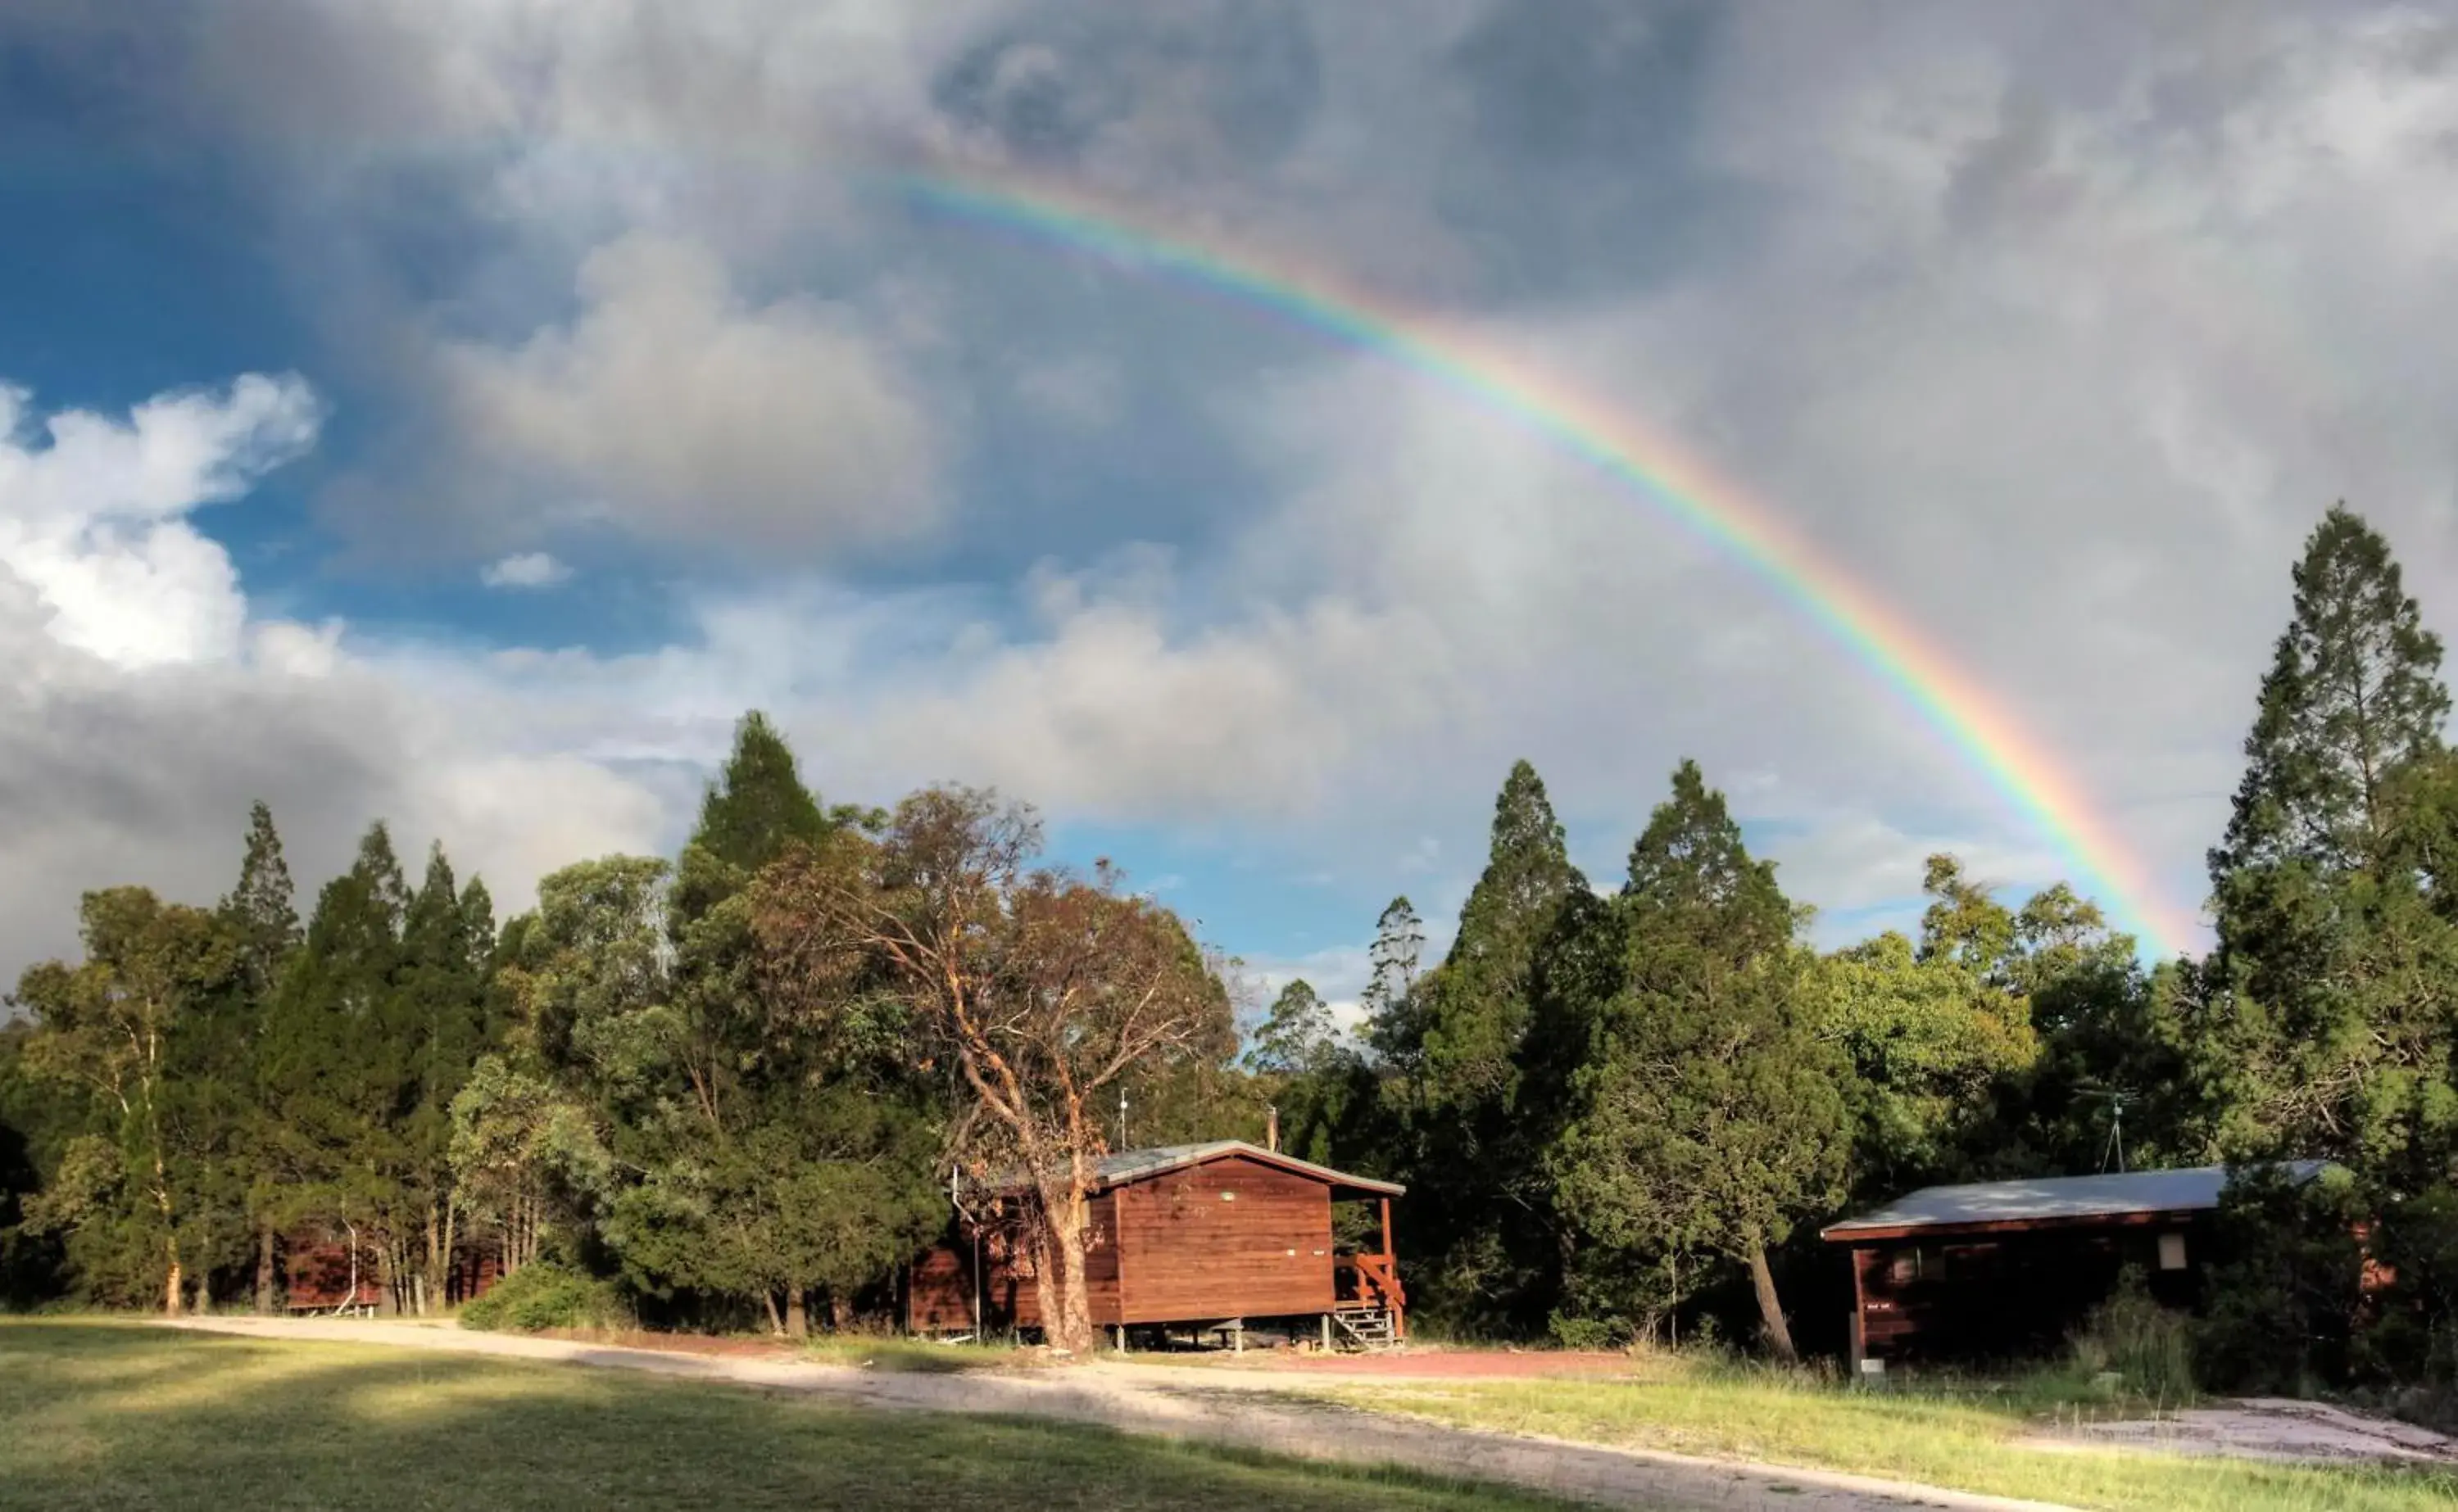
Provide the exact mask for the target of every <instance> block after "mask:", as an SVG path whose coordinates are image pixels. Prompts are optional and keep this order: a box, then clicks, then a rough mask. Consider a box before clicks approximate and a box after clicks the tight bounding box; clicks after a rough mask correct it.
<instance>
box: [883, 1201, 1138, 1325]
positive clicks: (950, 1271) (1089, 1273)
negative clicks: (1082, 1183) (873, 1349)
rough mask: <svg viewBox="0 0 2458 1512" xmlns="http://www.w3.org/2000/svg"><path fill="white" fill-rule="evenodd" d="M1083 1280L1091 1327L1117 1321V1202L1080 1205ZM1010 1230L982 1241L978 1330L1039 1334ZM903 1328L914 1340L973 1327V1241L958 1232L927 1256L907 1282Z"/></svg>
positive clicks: (1036, 1296) (1033, 1295)
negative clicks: (1083, 1212)
mask: <svg viewBox="0 0 2458 1512" xmlns="http://www.w3.org/2000/svg"><path fill="white" fill-rule="evenodd" d="M1085 1208H1086V1220H1085V1228H1084V1280H1085V1285H1086V1287H1087V1289H1088V1290H1089V1291H1090V1293H1091V1303H1092V1313H1093V1321H1094V1323H1096V1324H1098V1325H1101V1326H1103V1327H1107V1326H1109V1325H1112V1324H1114V1323H1115V1322H1117V1321H1118V1243H1117V1238H1116V1230H1117V1225H1116V1221H1115V1214H1116V1212H1117V1197H1116V1193H1114V1192H1108V1191H1103V1192H1096V1193H1094V1195H1093V1196H1091V1197H1089V1198H1087V1199H1086V1200H1085ZM1013 1233H1014V1231H1013V1230H1012V1229H1006V1230H992V1231H991V1232H988V1233H985V1234H984V1235H983V1237H982V1247H981V1256H982V1272H983V1276H982V1311H983V1314H984V1317H983V1326H984V1327H985V1328H992V1329H1006V1328H1039V1327H1040V1326H1041V1295H1040V1292H1039V1289H1038V1288H1037V1287H1036V1286H1035V1285H1034V1283H1033V1268H1032V1257H1031V1255H1030V1254H1025V1253H1015V1247H1014V1245H1013V1243H1012V1238H1013ZM905 1323H906V1327H907V1328H910V1329H912V1330H914V1331H915V1332H917V1333H948V1332H951V1331H954V1330H958V1329H969V1328H970V1327H972V1326H973V1241H972V1237H971V1235H970V1234H969V1233H966V1232H958V1233H956V1234H955V1235H953V1236H952V1237H950V1238H948V1239H945V1240H942V1241H941V1242H939V1243H937V1244H934V1245H932V1246H931V1247H930V1248H929V1249H927V1250H926V1251H924V1252H923V1253H922V1255H921V1257H920V1258H918V1259H916V1260H915V1261H914V1262H913V1269H912V1272H911V1274H910V1275H909V1277H908V1278H907V1280H906V1294H905Z"/></svg>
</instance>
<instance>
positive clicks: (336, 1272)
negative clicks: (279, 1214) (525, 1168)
mask: <svg viewBox="0 0 2458 1512" xmlns="http://www.w3.org/2000/svg"><path fill="white" fill-rule="evenodd" d="M351 1248H352V1241H351V1237H350V1236H349V1235H348V1234H347V1233H346V1232H345V1233H342V1234H335V1233H330V1232H318V1231H313V1230H310V1231H306V1232H298V1233H292V1234H289V1235H286V1236H285V1237H284V1238H283V1240H282V1242H281V1275H282V1293H283V1295H284V1296H285V1297H286V1298H287V1302H286V1304H285V1305H286V1306H287V1308H288V1310H289V1311H291V1312H294V1313H365V1314H375V1313H380V1312H383V1311H385V1308H387V1307H388V1306H389V1305H390V1303H391V1298H390V1297H389V1296H387V1295H385V1288H384V1284H383V1280H382V1276H383V1261H382V1260H381V1258H380V1257H379V1256H378V1255H377V1253H376V1252H375V1249H374V1247H373V1246H371V1245H368V1244H367V1243H365V1241H363V1240H362V1241H360V1242H359V1243H358V1245H357V1249H358V1253H357V1254H356V1255H355V1256H353V1255H352V1253H351ZM354 1259H355V1262H356V1263H355V1264H354V1263H353V1260H354ZM502 1275H503V1256H502V1254H501V1253H500V1252H499V1250H498V1249H497V1247H495V1246H493V1245H482V1244H479V1243H477V1242H475V1241H469V1240H465V1241H464V1242H462V1243H459V1244H456V1245H454V1246H453V1247H452V1257H451V1261H450V1264H449V1266H448V1268H447V1270H446V1272H445V1275H444V1297H443V1304H444V1305H445V1306H447V1307H458V1306H460V1305H461V1304H462V1303H464V1302H469V1301H473V1300H475V1299H476V1298H478V1297H480V1296H483V1295H486V1293H487V1291H488V1289H489V1288H490V1287H492V1286H493V1285H494V1284H495V1282H496V1281H498V1280H499V1279H501V1278H502Z"/></svg>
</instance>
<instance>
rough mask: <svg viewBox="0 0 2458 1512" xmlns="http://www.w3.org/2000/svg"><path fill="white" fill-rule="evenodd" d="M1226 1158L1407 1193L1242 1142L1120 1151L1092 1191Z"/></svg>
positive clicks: (1011, 1179)
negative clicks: (1247, 1160) (1246, 1159)
mask: <svg viewBox="0 0 2458 1512" xmlns="http://www.w3.org/2000/svg"><path fill="white" fill-rule="evenodd" d="M1226 1155H1243V1156H1245V1157H1246V1158H1248V1159H1250V1160H1260V1161H1261V1162H1263V1163H1264V1164H1265V1165H1268V1166H1278V1167H1280V1168H1281V1170H1293V1171H1296V1172H1297V1173H1298V1174H1299V1175H1302V1176H1312V1177H1313V1178H1315V1179H1316V1180H1317V1181H1320V1182H1323V1183H1324V1184H1325V1185H1328V1186H1333V1187H1353V1188H1356V1189H1357V1190H1358V1191H1376V1192H1381V1193H1383V1194H1384V1195H1385V1196H1389V1197H1397V1196H1400V1195H1402V1194H1404V1193H1406V1191H1407V1190H1408V1189H1407V1188H1406V1187H1404V1186H1401V1185H1400V1184H1399V1183H1398V1182H1394V1181H1376V1180H1374V1179H1373V1178H1372V1177H1369V1176H1352V1175H1350V1174H1349V1173H1348V1172H1346V1171H1344V1170H1332V1169H1331V1168H1330V1167H1329V1166H1318V1165H1316V1164H1315V1163H1314V1162H1312V1161H1310V1160H1300V1159H1298V1158H1297V1157H1296V1156H1294V1155H1283V1154H1281V1153H1280V1152H1279V1151H1277V1150H1265V1149H1263V1148H1262V1147H1261V1146H1260V1145H1250V1144H1248V1143H1246V1142H1245V1141H1244V1140H1242V1139H1215V1140H1210V1141H1208V1142H1206V1143H1204V1144H1200V1145H1156V1146H1155V1147H1153V1148H1152V1149H1149V1150H1119V1151H1118V1152H1117V1153H1116V1154H1114V1155H1104V1156H1102V1157H1101V1159H1100V1161H1099V1162H1098V1163H1096V1164H1095V1165H1094V1168H1093V1169H1094V1173H1095V1176H1096V1179H1095V1180H1094V1187H1095V1189H1099V1188H1106V1187H1117V1186H1124V1185H1125V1184H1126V1183H1128V1182H1131V1181H1142V1180H1144V1179H1146V1178H1147V1177H1151V1176H1158V1175H1165V1174H1167V1173H1168V1172H1170V1171H1173V1170H1184V1169H1186V1168H1187V1167H1190V1166H1199V1165H1202V1164H1203V1163H1204V1162H1205V1161H1207V1160H1219V1159H1220V1158H1221V1157H1223V1156H1226ZM1019 1184H1020V1178H1019V1177H1016V1176H1013V1175H1010V1176H1008V1177H1004V1178H1002V1179H1000V1180H998V1181H994V1182H992V1183H991V1185H992V1186H993V1187H994V1188H999V1189H1005V1188H1008V1187H1012V1186H1016V1185H1019Z"/></svg>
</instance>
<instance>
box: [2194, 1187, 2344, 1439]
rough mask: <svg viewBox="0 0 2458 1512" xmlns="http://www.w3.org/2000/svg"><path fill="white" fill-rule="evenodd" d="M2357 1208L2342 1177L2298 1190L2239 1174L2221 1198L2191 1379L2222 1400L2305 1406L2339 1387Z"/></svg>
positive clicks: (2342, 1369)
mask: <svg viewBox="0 0 2458 1512" xmlns="http://www.w3.org/2000/svg"><path fill="white" fill-rule="evenodd" d="M2362 1212H2364V1201H2363V1199H2362V1198H2361V1197H2360V1195H2359V1194H2358V1193H2357V1192H2356V1191H2355V1190H2354V1184H2353V1183H2352V1182H2351V1181H2350V1180H2349V1179H2347V1177H2346V1176H2345V1173H2344V1172H2342V1171H2338V1170H2325V1171H2323V1173H2322V1174H2321V1175H2320V1176H2318V1177H2316V1178H2315V1179H2313V1180H2311V1181H2307V1182H2298V1181H2295V1180H2293V1179H2292V1178H2290V1177H2288V1176H2287V1175H2286V1174H2285V1173H2283V1172H2280V1171H2275V1170H2248V1171H2244V1172H2240V1173H2239V1174H2238V1175H2237V1176H2235V1177H2234V1178H2232V1179H2231V1180H2230V1181H2229V1183H2228V1188H2227V1191H2225V1192H2224V1193H2223V1194H2222V1195H2221V1197H2220V1201H2219V1211H2218V1232H2217V1233H2216V1235H2215V1236H2214V1237H2215V1240H2216V1242H2215V1245H2214V1249H2215V1250H2216V1251H2217V1253H2218V1254H2219V1255H2220V1256H2221V1257H2222V1258H2221V1260H2220V1263H2219V1264H2218V1266H2217V1267H2215V1268H2214V1269H2213V1270H2212V1272H2211V1275H2210V1293H2209V1304H2208V1307H2207V1309H2206V1315H2205V1317H2204V1320H2203V1323H2202V1326H2201V1328H2200V1330H2199V1332H2198V1336H2197V1339H2196V1343H2197V1346H2198V1347H2197V1349H2196V1352H2195V1354H2196V1358H2195V1363H2196V1365H2197V1367H2198V1373H2199V1375H2200V1377H2201V1378H2202V1379H2203V1380H2205V1381H2208V1382H2210V1383H2211V1384H2212V1385H2214V1386H2216V1387H2218V1388H2220V1389H2223V1390H2228V1391H2241V1392H2260V1393H2269V1394H2273V1395H2284V1396H2307V1395H2310V1394H2312V1393H2313V1392H2314V1391H2315V1390H2317V1389H2320V1388H2323V1387H2330V1386H2343V1385H2345V1384H2347V1383H2348V1380H2349V1377H2350V1365H2351V1363H2352V1360H2351V1353H2352V1351H2351V1345H2353V1344H2354V1342H2355V1339H2354V1334H2355V1331H2356V1323H2357V1319H2358V1317H2359V1315H2360V1314H2361V1310H2362V1307H2363V1296H2364V1294H2363V1281H2362V1275H2363V1269H2364V1253H2363V1249H2362V1245H2361V1242H2360V1241H2359V1240H2358V1239H2357V1237H2356V1234H2357V1231H2358V1230H2359V1229H2360V1228H2362V1227H2363V1224H2362V1223H2361V1221H2360V1214H2361V1213H2362Z"/></svg>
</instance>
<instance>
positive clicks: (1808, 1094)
mask: <svg viewBox="0 0 2458 1512" xmlns="http://www.w3.org/2000/svg"><path fill="white" fill-rule="evenodd" d="M1619 906H1620V908H1621V909H1622V910H1623V912H1624V914H1625V916H1626V921H1627V923H1626V928H1627V934H1626V940H1627V951H1628V954H1627V958H1626V967H1625V969H1626V972H1627V976H1626V978H1625V982H1624V985H1623V988H1622V990H1621V991H1620V993H1619V994H1617V995H1616V996H1615V997H1614V1000H1613V1001H1612V1002H1611V1003H1610V1004H1608V1005H1605V1007H1604V1009H1603V1012H1602V1014H1601V1016H1600V1022H1598V1023H1597V1024H1596V1025H1595V1026H1594V1031H1593V1038H1592V1041H1591V1044H1592V1046H1593V1050H1592V1054H1591V1057H1590V1059H1589V1061H1588V1063H1587V1064H1586V1065H1585V1066H1583V1067H1580V1068H1579V1070H1578V1071H1577V1073H1576V1074H1575V1075H1574V1076H1573V1085H1572V1093H1571V1101H1572V1105H1573V1109H1572V1117H1571V1119H1570V1121H1569V1123H1568V1126H1567V1128H1566V1129H1565V1130H1564V1132H1563V1135H1562V1137H1561V1139H1560V1140H1559V1141H1558V1142H1557V1143H1556V1145H1555V1147H1554V1149H1553V1151H1552V1162H1551V1165H1552V1174H1553V1175H1554V1176H1555V1177H1556V1178H1557V1179H1558V1181H1559V1183H1560V1196H1559V1200H1560V1202H1561V1204H1562V1206H1563V1208H1564V1210H1565V1212H1566V1213H1567V1215H1568V1216H1569V1217H1571V1218H1572V1219H1573V1220H1574V1221H1575V1222H1577V1223H1578V1225H1579V1226H1580V1227H1581V1229H1583V1230H1584V1231H1585V1232H1586V1233H1587V1234H1588V1235H1589V1237H1590V1240H1591V1249H1592V1251H1593V1252H1594V1253H1589V1254H1588V1255H1587V1256H1585V1260H1586V1266H1587V1270H1588V1272H1589V1279H1590V1280H1591V1281H1594V1280H1595V1279H1597V1277H1598V1273H1599V1271H1602V1272H1612V1273H1618V1274H1619V1276H1620V1284H1627V1279H1628V1277H1630V1276H1633V1275H1647V1276H1654V1275H1655V1274H1658V1269H1659V1267H1660V1268H1661V1273H1662V1274H1663V1275H1664V1277H1665V1280H1664V1282H1663V1284H1662V1285H1661V1286H1658V1287H1656V1288H1653V1289H1652V1290H1653V1292H1654V1295H1653V1297H1652V1298H1650V1297H1648V1296H1647V1295H1646V1294H1640V1295H1639V1297H1638V1298H1637V1300H1638V1301H1640V1303H1641V1304H1642V1305H1644V1304H1645V1303H1646V1302H1648V1301H1650V1300H1652V1301H1653V1302H1654V1303H1655V1304H1656V1305H1657V1306H1668V1305H1673V1304H1677V1302H1678V1301H1679V1294H1680V1291H1681V1285H1680V1283H1679V1281H1678V1279H1677V1277H1678V1275H1679V1274H1681V1272H1682V1271H1684V1270H1686V1271H1687V1273H1688V1274H1690V1275H1691V1276H1692V1277H1693V1284H1695V1280H1696V1278H1697V1276H1698V1270H1699V1267H1698V1266H1697V1265H1696V1264H1695V1263H1693V1264H1691V1265H1689V1266H1687V1267H1684V1266H1682V1264H1681V1262H1682V1261H1683V1260H1685V1259H1688V1258H1690V1257H1693V1256H1697V1255H1699V1254H1702V1253H1703V1254H1710V1255H1723V1256H1727V1257H1729V1258H1731V1259H1733V1260H1737V1261H1739V1262H1740V1263H1741V1264H1742V1265H1743V1266H1745V1267H1746V1268H1747V1270H1748V1273H1749V1275H1750V1279H1751V1282H1752V1286H1753V1290H1754V1291H1755V1292H1756V1294H1757V1296H1758V1302H1759V1310H1760V1319H1761V1322H1762V1323H1763V1325H1764V1328H1765V1331H1766V1336H1767V1340H1768V1343H1769V1345H1770V1346H1771V1347H1772V1348H1773V1349H1774V1351H1775V1352H1776V1354H1777V1355H1779V1356H1781V1357H1790V1356H1791V1355H1792V1353H1793V1346H1792V1335H1791V1330H1790V1328H1789V1327H1788V1326H1787V1324H1786V1322H1785V1319H1784V1315H1783V1308H1782V1304H1781V1300H1780V1298H1779V1297H1778V1296H1777V1295H1776V1287H1775V1277H1774V1273H1773V1271H1772V1269H1771V1268H1770V1267H1769V1265H1768V1263H1767V1252H1768V1250H1769V1249H1770V1248H1771V1247H1772V1246H1774V1245H1777V1244H1780V1243H1781V1242H1782V1240H1783V1239H1784V1238H1785V1236H1786V1235H1787V1234H1788V1232H1790V1229H1791V1226H1792V1223H1793V1221H1794V1220H1795V1219H1796V1218H1797V1217H1799V1216H1800V1215H1801V1214H1802V1213H1804V1212H1811V1211H1814V1210H1816V1209H1818V1208H1820V1207H1822V1206H1824V1205H1826V1204H1828V1203H1831V1202H1832V1201H1833V1200H1834V1198H1835V1197H1836V1196H1838V1195H1839V1194H1840V1192H1839V1188H1840V1184H1841V1181H1842V1177H1843V1161H1844V1153H1845V1145H1846V1138H1847V1135H1846V1120H1845V1112H1844V1108H1843V1099H1842V1096H1841V1093H1840V1092H1839V1091H1838V1089H1837V1083H1838V1081H1839V1079H1840V1075H1841V1067H1840V1065H1839V1064H1838V1061H1837V1056H1836V1052H1835V1051H1834V1049H1833V1048H1832V1047H1831V1046H1828V1045H1827V1044H1826V1043H1824V1042H1823V1041H1822V1040H1821V1039H1820V1037H1819V1036H1818V1034H1817V1033H1816V1032H1815V1031H1816V1025H1815V1024H1814V1022H1813V1016H1812V1013H1811V1011H1810V1009H1809V1005H1807V1004H1805V1003H1804V1002H1803V996H1804V995H1803V993H1802V990H1801V975H1802V972H1801V961H1800V957H1799V954H1798V953H1797V952H1796V951H1795V949H1794V947H1793V942H1792V935H1793V927H1794V921H1793V911H1792V905H1791V904H1790V903H1789V902H1788V901H1786V900H1785V898H1784V896H1783V894H1782V892H1781V890H1780V889H1779V888H1778V887H1777V886H1776V880H1775V868H1774V866H1773V865H1771V864H1769V863H1767V862H1764V861H1760V860H1754V859H1753V858H1752V857H1751V856H1750V854H1749V851H1748V849H1747V848H1746V847H1745V846H1744V845H1743V844H1742V841H1741V832H1740V826H1739V824H1737V823H1735V822H1734V821H1733V819H1732V818H1731V816H1730V815H1729V814H1728V813H1727V812H1726V810H1725V807H1724V799H1723V795H1721V794H1719V793H1716V792H1714V791H1712V790H1710V789H1709V788H1708V787H1707V785H1706V781H1705V779H1704V778H1703V777H1701V776H1700V774H1699V771H1698V765H1697V764H1696V763H1695V762H1687V761H1685V762H1683V763H1682V765H1681V767H1680V769H1679V770H1678V771H1677V773H1675V774H1674V778H1673V796H1672V797H1671V798H1670V799H1669V800H1667V801H1666V802H1665V803H1664V804H1662V805H1661V806H1659V807H1658V808H1657V809H1656V814H1655V816H1654V818H1651V819H1650V820H1649V823H1648V826H1647V830H1646V832H1645V833H1644V834H1642V835H1641V836H1640V837H1639V839H1638V842H1637V844H1636V845H1635V846H1634V847H1633V848H1632V850H1631V859H1630V880H1629V883H1628V885H1627V886H1625V888H1624V889H1623V892H1622V898H1621V901H1620V904H1619Z"/></svg>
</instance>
